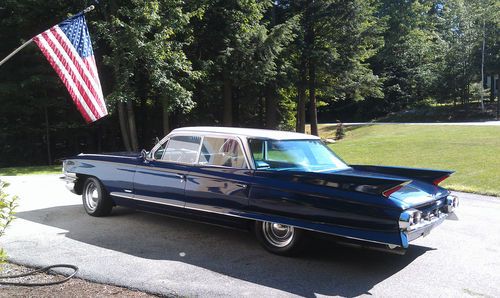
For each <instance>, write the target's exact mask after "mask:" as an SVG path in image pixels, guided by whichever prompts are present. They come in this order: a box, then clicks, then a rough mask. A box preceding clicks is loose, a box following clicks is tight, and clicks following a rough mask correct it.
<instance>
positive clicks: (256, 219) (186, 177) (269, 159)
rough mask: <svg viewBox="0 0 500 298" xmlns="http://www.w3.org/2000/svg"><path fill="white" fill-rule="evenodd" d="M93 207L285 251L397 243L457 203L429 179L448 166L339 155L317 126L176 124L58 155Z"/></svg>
mask: <svg viewBox="0 0 500 298" xmlns="http://www.w3.org/2000/svg"><path fill="white" fill-rule="evenodd" d="M63 171H64V174H65V176H64V178H65V180H66V186H67V188H68V189H69V190H71V191H72V192H74V193H76V194H81V195H82V200H83V206H84V208H85V210H86V212H87V213H88V214H89V215H92V216H106V215H109V214H110V213H111V211H112V208H113V207H114V206H117V205H119V206H125V207H130V208H134V209H139V210H144V211H148V212H155V213H161V214H167V215H171V216H176V217H181V218H189V219H195V220H199V221H203V222H208V223H214V224H219V225H221V224H222V225H226V226H231V227H238V228H246V229H251V230H252V231H253V232H254V233H255V235H256V237H257V239H258V240H259V242H260V243H261V244H262V245H263V247H264V248H266V249H267V250H269V251H270V252H273V253H276V254H280V255H294V254H296V253H298V252H300V251H301V250H302V249H303V248H304V247H305V246H306V245H307V243H308V239H309V237H310V236H312V234H322V235H330V236H331V237H332V238H334V239H336V240H338V241H339V242H342V243H347V244H351V245H357V246H362V247H367V248H374V249H382V250H385V251H389V252H394V253H404V252H405V251H406V250H407V249H408V247H409V242H410V241H412V240H414V239H416V238H418V237H421V236H425V235H427V234H429V232H430V231H431V230H432V229H433V228H434V227H436V226H437V225H439V224H440V223H442V222H443V221H444V219H445V218H446V217H447V216H448V215H449V214H450V213H452V212H453V211H454V210H455V208H456V207H457V206H458V202H459V201H458V198H457V197H455V196H453V195H451V194H450V192H449V191H448V190H446V189H444V188H442V187H440V186H438V184H439V183H440V182H441V181H443V180H444V179H446V178H447V177H448V176H449V175H451V174H452V173H453V172H451V171H442V170H429V169H416V168H403V167H386V166H370V165H348V164H347V163H345V162H344V161H343V160H342V159H341V158H339V157H338V156H337V155H336V154H335V153H334V152H333V151H332V150H331V149H330V148H329V147H328V146H326V145H325V144H324V143H323V142H322V141H321V139H320V138H318V137H316V136H311V135H306V134H300V133H293V132H283V131H273V130H264V129H247V128H228V127H185V128H179V129H175V130H173V131H172V132H171V133H170V134H168V135H167V136H166V137H165V138H163V139H162V140H161V141H160V142H158V143H157V144H156V146H154V148H153V149H152V150H151V151H149V152H146V151H144V150H143V152H141V153H140V154H139V153H137V154H135V153H114V154H80V155H78V156H75V157H72V158H68V159H66V160H65V161H64V163H63Z"/></svg>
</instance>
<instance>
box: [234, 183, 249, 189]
mask: <svg viewBox="0 0 500 298" xmlns="http://www.w3.org/2000/svg"><path fill="white" fill-rule="evenodd" d="M236 186H238V187H241V188H247V186H248V185H246V184H243V183H236Z"/></svg>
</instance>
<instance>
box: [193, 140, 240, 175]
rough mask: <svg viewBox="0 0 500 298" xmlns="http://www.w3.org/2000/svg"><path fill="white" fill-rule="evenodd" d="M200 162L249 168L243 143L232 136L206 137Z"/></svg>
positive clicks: (201, 163) (202, 163)
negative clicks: (242, 146)
mask: <svg viewBox="0 0 500 298" xmlns="http://www.w3.org/2000/svg"><path fill="white" fill-rule="evenodd" d="M199 164H200V165H213V166H224V167H232V168H238V169H246V168H247V164H246V161H245V155H244V154H243V150H242V148H241V145H240V143H239V142H238V141H237V140H236V139H232V138H217V137H205V138H204V139H203V144H202V146H201V152H200V159H199Z"/></svg>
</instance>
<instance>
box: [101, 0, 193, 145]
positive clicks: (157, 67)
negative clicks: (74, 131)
mask: <svg viewBox="0 0 500 298" xmlns="http://www.w3.org/2000/svg"><path fill="white" fill-rule="evenodd" d="M182 3H183V2H182V1H180V0H157V1H138V0H131V1H126V2H121V3H120V5H119V6H118V3H117V2H116V1H110V2H109V3H108V4H103V7H102V11H103V12H104V18H103V19H101V20H100V21H96V22H95V25H96V27H97V29H98V32H99V37H100V39H102V40H103V41H104V42H105V46H106V48H107V51H106V54H105V55H104V63H105V64H106V65H108V66H109V67H110V68H111V74H112V78H113V88H112V91H111V93H110V94H109V96H108V97H107V99H108V101H109V102H110V104H116V105H117V110H118V114H119V119H120V128H121V132H122V138H123V141H124V145H125V148H126V149H127V150H134V151H137V150H138V149H139V140H138V137H137V128H136V126H137V125H136V121H135V118H136V116H135V111H134V108H135V105H136V104H138V103H143V104H151V102H160V103H161V107H162V110H163V130H164V133H166V132H168V131H169V128H170V126H169V114H170V113H171V112H172V111H173V110H174V109H180V110H182V111H184V112H188V111H189V110H190V109H192V108H193V106H194V102H193V101H192V100H191V95H192V93H191V91H190V90H189V87H190V84H191V82H192V80H194V79H195V78H196V73H194V72H192V70H191V63H190V61H189V60H188V59H187V58H186V55H185V54H184V52H183V50H182V48H183V46H184V45H185V43H186V39H185V38H183V37H182V34H183V33H184V32H185V27H186V25H187V24H188V22H189V15H188V14H187V13H185V12H184V11H183V7H182Z"/></svg>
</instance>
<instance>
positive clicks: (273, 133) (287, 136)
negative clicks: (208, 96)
mask: <svg viewBox="0 0 500 298" xmlns="http://www.w3.org/2000/svg"><path fill="white" fill-rule="evenodd" d="M179 132H194V133H200V134H203V133H220V134H227V135H231V136H240V137H246V138H258V139H273V140H319V137H317V136H312V135H307V134H303V133H297V132H289V131H279V130H270V129H256V128H240V127H217V126H192V127H182V128H177V129H174V130H173V131H172V132H171V133H179Z"/></svg>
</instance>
